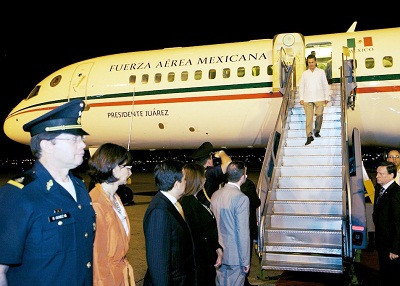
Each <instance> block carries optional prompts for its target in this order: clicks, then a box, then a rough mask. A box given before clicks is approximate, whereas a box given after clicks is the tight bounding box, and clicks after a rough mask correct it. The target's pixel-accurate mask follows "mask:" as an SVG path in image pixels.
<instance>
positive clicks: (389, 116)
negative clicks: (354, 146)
mask: <svg viewBox="0 0 400 286" xmlns="http://www.w3.org/2000/svg"><path fill="white" fill-rule="evenodd" d="M356 24H357V23H356V22H355V23H353V25H351V27H350V28H349V29H348V30H347V31H346V32H343V33H335V34H321V35H312V36H303V35H302V34H300V33H281V34H277V35H276V36H275V37H274V38H273V39H258V40H252V41H245V42H235V43H222V44H215V45H204V46H189V47H173V48H165V49H159V50H149V51H137V52H131V53H121V54H114V55H106V56H101V57H97V58H92V59H88V60H84V61H80V62H77V63H74V64H71V65H68V66H66V67H64V68H61V69H59V70H57V71H55V72H54V73H52V74H50V75H49V76H47V77H45V78H44V79H43V80H42V81H40V82H39V83H38V84H37V85H36V86H35V87H34V88H33V90H32V91H31V92H30V94H29V95H28V96H27V97H26V98H24V99H23V100H21V102H20V103H19V104H17V106H15V107H14V108H13V109H12V110H11V112H10V113H9V115H8V116H7V118H6V119H5V121H4V126H3V129H4V132H5V134H6V135H7V136H8V137H9V138H10V139H12V140H14V141H16V142H19V143H22V144H29V141H30V136H29V133H27V132H24V131H23V128H22V126H23V125H24V124H25V123H27V122H29V121H30V120H32V119H34V118H36V117H38V116H40V115H42V114H44V113H45V112H47V111H48V110H51V109H53V108H56V107H57V106H59V105H61V104H63V103H65V102H68V101H70V100H72V99H76V98H79V99H82V100H84V101H85V103H86V107H87V108H86V109H85V111H84V112H83V114H82V126H83V129H84V130H85V131H87V132H88V133H89V134H90V135H89V136H88V137H87V141H86V144H87V148H88V149H89V151H90V152H91V153H92V152H93V151H94V150H95V149H96V148H98V147H99V146H100V145H101V144H103V143H104V142H113V143H116V144H119V145H123V146H124V145H126V146H127V149H129V150H171V149H196V148H197V147H198V146H199V145H200V144H201V143H203V142H205V141H210V142H212V143H213V145H214V147H215V148H220V147H225V148H228V149H229V148H236V149H239V148H265V147H267V144H269V139H270V138H269V137H274V136H270V135H271V133H272V131H273V130H274V129H275V126H276V123H277V119H278V114H279V112H280V108H281V105H282V102H283V99H284V96H283V94H284V93H283V88H284V87H285V83H286V82H285V81H286V79H287V78H285V75H286V74H287V73H286V71H287V70H288V69H290V67H291V66H292V67H294V68H295V70H294V71H293V72H294V77H293V78H294V86H295V87H296V86H298V84H299V80H300V77H301V74H302V72H303V71H304V70H305V69H306V68H307V67H306V64H305V58H306V56H307V55H309V54H311V53H313V52H315V53H316V57H317V64H318V67H320V68H322V69H324V70H325V71H326V74H327V78H328V80H329V83H330V86H331V89H332V91H334V90H338V89H339V88H340V86H341V80H342V78H343V76H342V74H343V73H342V70H343V63H344V59H346V63H349V62H351V63H352V67H351V71H352V72H353V73H354V74H352V75H351V76H352V77H354V78H355V79H356V87H355V88H354V93H353V97H352V101H351V102H349V103H351V104H350V107H351V108H349V109H348V111H347V122H346V123H347V129H348V130H349V132H350V130H353V129H354V128H357V129H358V130H359V134H360V142H361V145H362V146H381V147H388V148H398V146H399V141H398V134H399V131H400V128H399V127H398V125H397V124H396V122H399V120H400V100H399V99H400V69H399V62H400V58H399V53H398V47H399V46H400V37H399V36H400V27H396V28H385V29H376V30H365V31H355V28H356ZM348 60H351V61H348ZM293 63H295V65H292V64H293ZM305 138H306V135H305V134H304V142H305ZM267 149H268V148H267ZM310 157H311V156H310ZM265 160H268V156H265V159H264V162H266V161H265ZM264 167H265V165H264V164H263V168H264ZM264 170H265V169H264ZM261 173H266V172H263V171H261ZM261 173H260V178H261ZM268 173H269V172H268ZM268 176H270V175H268ZM342 177H344V175H343V174H342ZM342 177H341V179H342ZM300 179H301V178H300ZM364 180H365V179H364ZM264 181H265V180H264V179H262V178H261V179H259V182H258V186H257V189H258V191H259V194H260V197H261V198H262V200H261V201H262V202H263V206H264V207H262V208H261V207H260V208H259V209H260V211H261V212H262V213H261V214H259V215H258V222H259V227H260V226H264V225H266V224H265V223H262V222H261V220H260V218H262V217H264V215H268V213H267V212H264V210H265V211H266V210H267V208H266V207H265V206H267V207H268V206H269V203H268V202H269V201H268V200H269V199H270V194H271V192H270V191H269V189H268V191H267V189H265V188H264V185H263V184H264V183H265V182H264ZM352 182H353V181H352ZM345 189H346V188H345ZM360 189H361V188H360ZM331 193H332V194H333V193H334V192H331ZM347 193H350V192H347ZM360 196H361V197H363V196H364V194H363V193H361V194H360V193H359V197H360ZM343 197H344V196H343ZM321 198H323V195H321ZM328 199H329V198H328ZM361 199H362V202H360V204H359V209H361V210H362V212H361V216H360V218H361V219H360V220H359V221H360V224H354V225H353V226H348V225H345V226H344V227H343V229H345V230H346V231H345V232H346V234H347V233H348V232H349V233H352V234H356V235H359V234H362V237H361V239H359V237H358V238H357V239H355V241H362V243H361V244H360V245H359V249H362V247H364V245H365V241H366V230H367V228H366V227H365V206H364V204H365V202H364V199H363V198H361ZM343 201H346V200H343ZM359 201H360V200H359ZM353 202H354V200H353ZM271 205H272V204H271ZM298 205H299V204H296V206H298ZM327 206H328V207H329V205H327ZM352 223H354V221H352ZM343 225H344V224H343ZM348 229H350V231H348ZM265 233H266V232H261V231H260V235H265ZM348 237H353V236H352V235H349V236H346V238H348ZM262 241H263V239H259V242H262ZM349 241H350V244H351V242H352V240H351V239H350V240H347V239H346V241H345V243H343V245H344V247H343V249H345V250H346V251H344V252H347V250H348V249H347V242H349ZM259 246H261V247H262V246H264V244H261V243H259ZM352 249H353V250H354V246H353V248H352ZM295 252H297V251H295ZM260 253H261V252H260ZM348 253H350V251H348V252H347V253H346V255H347V254H348ZM266 257H267V256H266ZM312 257H313V256H312ZM349 257H351V255H349ZM267 258H268V257H267ZM316 258H318V257H316ZM263 261H264V258H263ZM264 266H265V265H264ZM264 266H263V267H264ZM263 269H264V268H263ZM342 270H343V269H340V270H338V271H342ZM301 271H304V270H301ZM317 271H322V272H323V271H327V269H319V270H317Z"/></svg>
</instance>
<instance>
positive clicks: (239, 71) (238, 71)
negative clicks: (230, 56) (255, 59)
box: [237, 67, 245, 77]
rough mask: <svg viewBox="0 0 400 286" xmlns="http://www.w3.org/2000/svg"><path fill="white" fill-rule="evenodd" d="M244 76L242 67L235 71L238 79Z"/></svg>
mask: <svg viewBox="0 0 400 286" xmlns="http://www.w3.org/2000/svg"><path fill="white" fill-rule="evenodd" d="M244 75H245V69H244V67H239V68H238V70H237V76H238V77H244Z"/></svg>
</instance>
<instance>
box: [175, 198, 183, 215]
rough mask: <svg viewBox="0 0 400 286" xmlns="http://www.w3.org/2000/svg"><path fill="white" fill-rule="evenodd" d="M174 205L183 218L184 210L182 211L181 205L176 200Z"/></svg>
mask: <svg viewBox="0 0 400 286" xmlns="http://www.w3.org/2000/svg"><path fill="white" fill-rule="evenodd" d="M175 205H176V207H177V209H178V211H179V213H180V214H181V216H182V217H183V219H185V214H184V212H183V209H182V205H181V204H180V203H179V202H178V201H176V203H175Z"/></svg>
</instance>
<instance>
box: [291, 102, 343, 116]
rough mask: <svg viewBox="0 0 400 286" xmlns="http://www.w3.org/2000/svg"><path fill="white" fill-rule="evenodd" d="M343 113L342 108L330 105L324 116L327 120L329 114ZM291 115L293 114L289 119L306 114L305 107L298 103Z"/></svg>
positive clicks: (325, 109) (292, 109)
mask: <svg viewBox="0 0 400 286" xmlns="http://www.w3.org/2000/svg"><path fill="white" fill-rule="evenodd" d="M341 112H342V110H341V108H340V106H336V105H335V106H330V105H328V106H326V107H325V108H324V113H323V114H324V118H325V114H328V113H341ZM290 113H291V114H289V117H291V115H295V114H305V113H304V107H303V105H300V102H296V103H295V106H294V107H293V108H291V109H290Z"/></svg>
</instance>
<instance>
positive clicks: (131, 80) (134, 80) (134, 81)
mask: <svg viewBox="0 0 400 286" xmlns="http://www.w3.org/2000/svg"><path fill="white" fill-rule="evenodd" d="M129 83H130V84H135V83H136V75H131V76H130V77H129Z"/></svg>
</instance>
